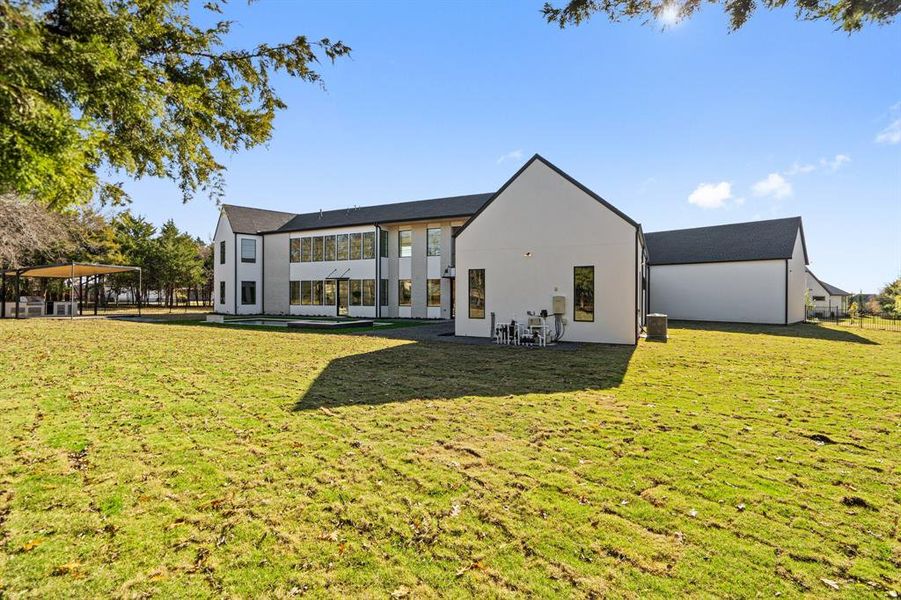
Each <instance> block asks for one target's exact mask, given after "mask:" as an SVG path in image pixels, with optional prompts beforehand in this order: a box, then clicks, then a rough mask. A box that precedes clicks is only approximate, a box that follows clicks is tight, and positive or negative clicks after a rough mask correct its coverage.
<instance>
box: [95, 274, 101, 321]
mask: <svg viewBox="0 0 901 600" xmlns="http://www.w3.org/2000/svg"><path fill="white" fill-rule="evenodd" d="M99 277H100V275H94V316H95V317H96V316H97V303H98V302H100V283H99Z"/></svg>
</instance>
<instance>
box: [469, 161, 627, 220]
mask: <svg viewBox="0 0 901 600" xmlns="http://www.w3.org/2000/svg"><path fill="white" fill-rule="evenodd" d="M536 160H537V161H540V162H541V163H542V164H544V165H546V166H548V167H550V169H551V170H552V171H554V172H555V173H557V174H558V175H560V176H561V177H563V178H564V179H565V180H567V181H568V182H570V183H571V184H573V185H574V186H576V187H577V188H579V189H580V190H582V191H583V192H585V193H586V194H588V195H589V196H591V197H592V198H594V199H595V200H597V201H598V202H600V203H601V204H602V205H604V206H606V207H607V208H608V209H610V211H611V212H613V213H614V214H615V215H617V216H618V217H620V218H621V219H623V220H624V221H626V222H627V223H629V224H630V225H632V226H633V227H635V228H636V229H641V225H639V224H638V223H637V222H635V221H634V220H632V218H631V217H629V216H628V215H627V214H626V213H624V212H622V211H621V210H619V209H618V208H616V207H615V206H613V205H612V204H610V203H609V202H607V201H606V200H604V199H603V198H601V197H600V196H598V195H597V194H595V193H594V192H592V191H591V190H590V189H588V188H587V187H585V186H584V185H582V184H581V183H579V182H578V181H576V180H575V179H573V178H572V177H571V176H570V175H569V174H567V173H565V172H564V171H563V170H562V169H560V168H559V167H557V166H556V165H554V164H553V163H551V162H550V161H549V160H547V159H546V158H544V157H543V156H541V155H540V154H535V155H534V156H532V158H530V159H529V160H527V161H526V164H524V165H523V166H522V167H520V168H519V170H518V171H517V172H516V173H514V174H513V177H511V178H510V179H508V180H507V182H506V183H505V184H504V185H502V186H501V188H500V189H499V190H498V191H496V192H494V193H493V194H490V195H489V198H488V199H487V200H486V201H485V203H484V204H483V205H482V206H481V207H480V208H479V210H477V211H476V213H475V214H474V215H472V217H471V218H470V219H469V220H468V221H466V223H464V224H463V227H461V228H460V229H459V230H458V231H457V233H456V234H455V235H460V234H461V233H463V232H464V231H466V228H467V227H469V224H470V223H472V222H473V221H475V220H476V218H477V217H478V216H479V214H480V213H481V212H482V211H483V210H485V209H486V208H488V205H489V204H491V203H492V202H494V199H495V198H497V197H498V196H500V195H501V194H503V193H504V190H506V189H507V188H508V187H509V186H510V184H511V183H513V182H514V181H516V179H517V178H518V177H519V176H520V175H522V174H523V172H525V170H526V169H528V168H529V167H530V166H531V165H532V163H533V162H535V161H536Z"/></svg>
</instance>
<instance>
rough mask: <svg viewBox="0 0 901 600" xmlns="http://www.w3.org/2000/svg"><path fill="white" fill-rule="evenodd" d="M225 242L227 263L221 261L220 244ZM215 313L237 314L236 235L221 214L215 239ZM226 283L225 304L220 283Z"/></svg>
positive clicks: (223, 214)
mask: <svg viewBox="0 0 901 600" xmlns="http://www.w3.org/2000/svg"><path fill="white" fill-rule="evenodd" d="M223 241H224V242H225V263H220V262H219V260H220V258H219V244H220V243H221V242H223ZM213 245H214V249H213V251H214V252H215V256H214V257H213V296H214V298H213V312H216V313H222V314H227V315H233V314H235V235H234V233H233V232H232V228H231V224H229V222H228V218H226V216H225V213H220V215H219V223H218V224H217V225H216V235H215V236H214V237H213ZM221 281H224V282H225V298H224V299H225V302H224V303H222V302H220V295H219V282H221Z"/></svg>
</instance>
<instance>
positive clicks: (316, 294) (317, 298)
mask: <svg viewBox="0 0 901 600" xmlns="http://www.w3.org/2000/svg"><path fill="white" fill-rule="evenodd" d="M312 303H313V304H314V305H316V306H321V305H322V280H317V281H314V282H313V302H312Z"/></svg>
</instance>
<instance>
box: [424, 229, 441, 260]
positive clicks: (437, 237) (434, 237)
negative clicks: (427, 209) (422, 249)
mask: <svg viewBox="0 0 901 600" xmlns="http://www.w3.org/2000/svg"><path fill="white" fill-rule="evenodd" d="M426 254H427V255H428V256H441V229H440V228H438V227H436V228H434V229H428V230H427V231H426Z"/></svg>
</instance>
